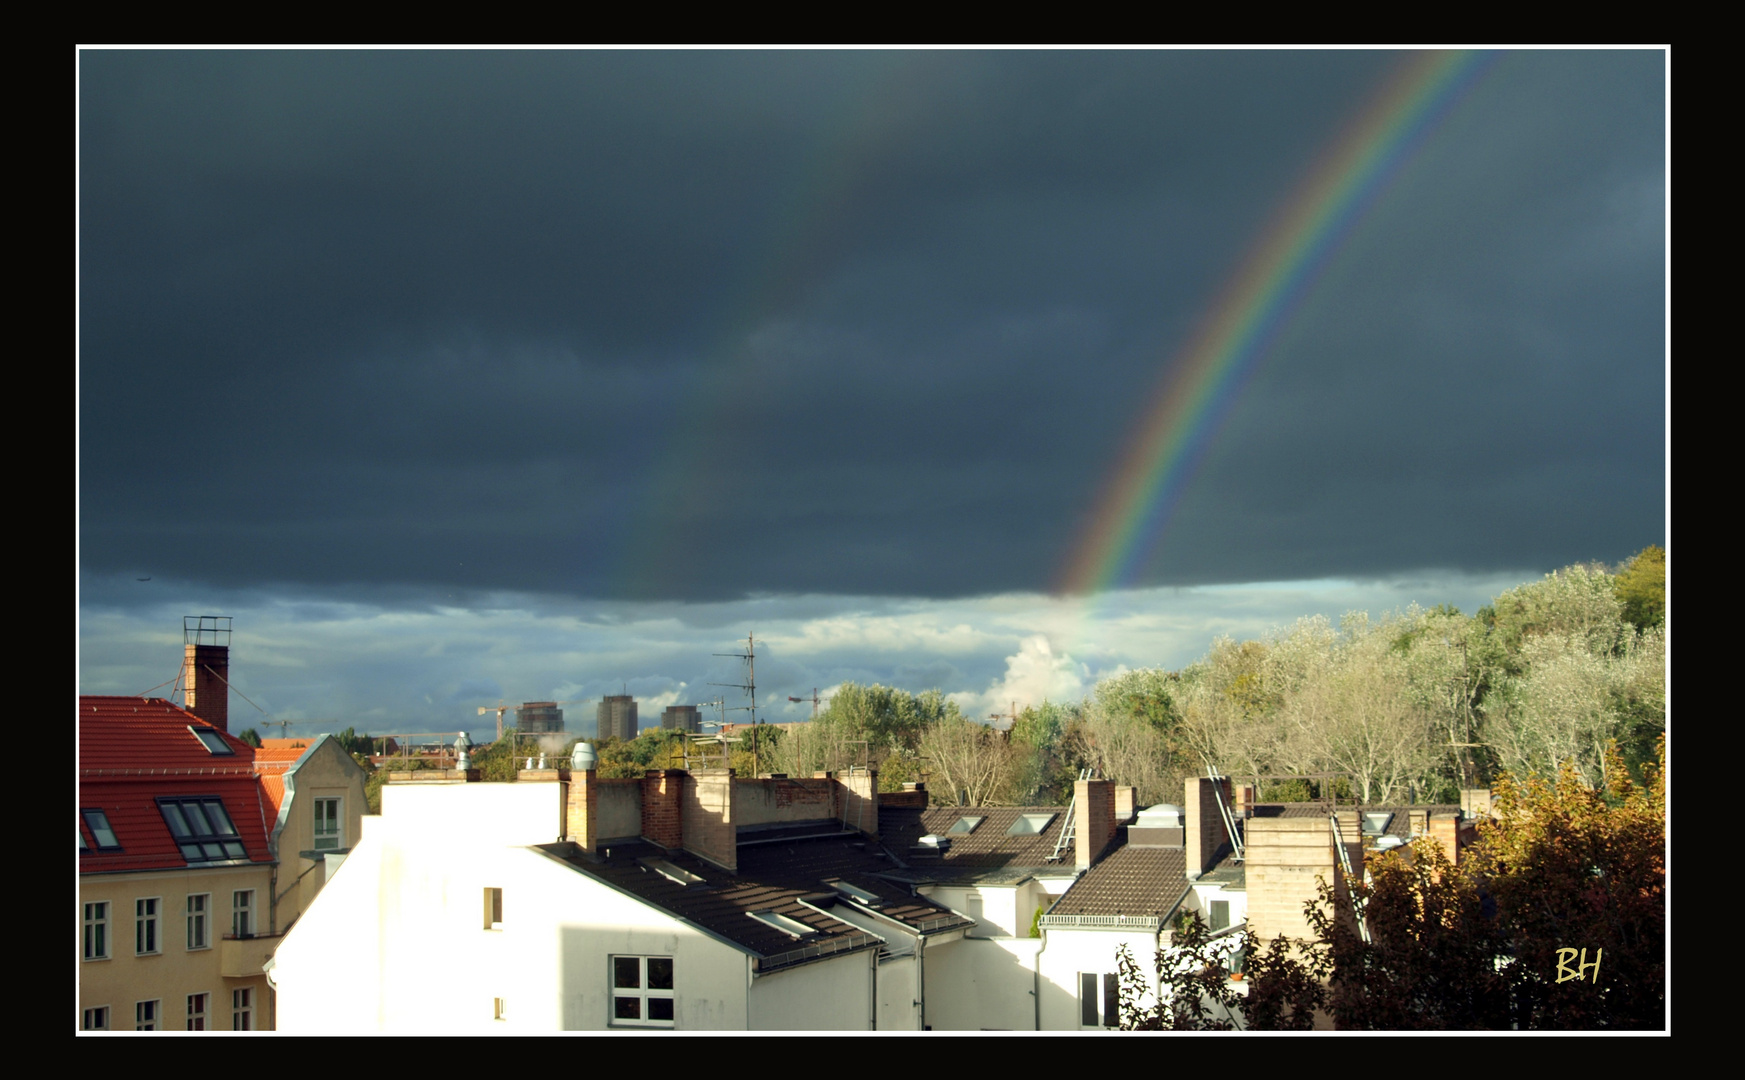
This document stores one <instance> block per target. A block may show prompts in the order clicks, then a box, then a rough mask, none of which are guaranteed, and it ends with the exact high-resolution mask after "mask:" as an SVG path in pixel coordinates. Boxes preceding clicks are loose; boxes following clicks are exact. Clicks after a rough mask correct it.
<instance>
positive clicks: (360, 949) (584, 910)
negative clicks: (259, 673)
mask: <svg viewBox="0 0 1745 1080" xmlns="http://www.w3.org/2000/svg"><path fill="white" fill-rule="evenodd" d="M557 790H558V785H556V784H549V785H547V784H525V785H523V784H488V785H487V784H468V785H458V784H457V785H405V786H404V787H401V788H394V787H389V788H387V789H385V790H384V792H383V794H384V796H385V798H384V805H383V811H384V813H383V815H382V816H381V817H374V818H366V819H365V828H364V836H363V839H362V840H361V841H360V842H359V843H358V845H357V847H356V848H355V849H354V850H353V852H352V854H351V856H350V858H348V859H347V860H346V861H345V864H344V865H343V866H341V867H340V869H339V871H338V872H337V873H336V874H335V875H334V877H333V880H332V881H330V882H329V883H328V885H327V887H326V888H324V889H323V890H322V892H321V893H320V894H319V895H318V896H317V897H316V898H315V901H314V902H313V903H312V904H311V905H310V907H309V910H308V911H307V912H306V913H305V915H304V917H303V918H302V919H301V920H300V921H299V922H298V924H297V925H296V927H294V928H293V930H292V932H291V933H290V934H288V935H287V936H286V938H285V940H284V942H283V943H282V944H281V946H280V948H279V951H278V953H277V955H276V957H275V967H274V971H273V977H274V980H275V982H276V984H277V985H278V988H279V993H278V999H279V1013H280V1017H281V1020H280V1026H281V1030H287V1031H300V1032H354V1031H355V1032H362V1031H395V1032H430V1033H438V1032H441V1033H450V1032H513V1031H555V1030H565V1029H570V1030H574V1029H599V1028H604V1027H606V1026H607V1024H608V1017H609V1013H610V997H611V993H610V965H611V957H612V956H613V955H615V954H619V955H638V956H651V955H652V956H671V957H672V958H673V960H674V973H675V984H676V989H677V992H676V993H675V999H674V1007H675V1013H676V1026H677V1027H679V1028H683V1029H690V1030H708V1029H728V1030H735V1029H743V1028H744V1027H745V1025H746V1020H747V1015H748V1002H747V986H746V984H747V981H748V967H747V959H746V955H745V953H744V952H743V951H741V950H739V949H736V948H734V947H732V946H730V945H728V944H726V943H724V942H721V941H719V940H718V939H716V938H714V937H712V936H710V935H707V934H705V933H703V932H701V931H699V930H697V929H694V928H692V927H690V926H688V925H686V924H685V923H683V922H681V921H680V920H678V919H675V918H673V917H671V916H669V915H666V914H664V913H662V912H660V911H658V910H657V909H654V908H652V907H649V906H647V905H645V904H643V903H641V902H639V901H637V900H635V899H634V898H632V897H629V896H626V895H624V894H622V893H619V892H618V891H617V890H614V889H612V888H610V887H609V886H606V885H604V884H603V883H600V882H597V881H595V880H593V879H591V878H589V877H587V876H586V875H584V874H582V873H580V872H578V871H577V870H575V869H574V868H572V867H570V866H568V865H566V864H564V863H561V862H559V861H557V860H554V859H552V858H550V857H548V856H546V855H545V854H544V853H542V852H539V851H535V850H531V849H529V848H527V847H525V846H519V845H517V846H509V845H506V844H504V843H502V842H500V841H496V842H493V840H492V839H491V838H490V829H488V828H486V827H484V825H483V824H482V823H487V822H495V823H496V825H497V827H498V828H499V829H500V830H501V832H502V834H504V835H509V836H512V837H514V838H515V839H517V840H519V841H520V843H521V844H527V843H533V842H541V841H547V840H550V839H551V837H550V836H549V835H540V832H539V830H540V829H542V828H547V827H548V826H546V825H541V822H544V821H545V820H546V817H547V811H553V812H555V806H556V802H555V800H556V792H557ZM487 888H499V889H502V890H503V920H502V924H501V927H500V928H499V929H487V928H486V926H485V890H486V889H487ZM865 970H866V961H865V960H864V959H862V960H861V967H860V971H861V973H862V978H861V979H860V980H859V983H860V984H861V985H862V986H863V988H862V989H861V990H860V994H861V999H862V1001H863V1002H866V1001H867V1000H868V997H869V993H870V991H869V990H868V989H866V988H865V984H866V983H867V982H868V980H867V979H866V978H865ZM497 998H502V999H503V1001H504V1003H505V1006H506V1015H505V1019H503V1020H497V1019H495V1018H494V1017H495V1008H494V1005H495V999H497ZM830 998H831V995H830V994H829V993H826V994H824V995H823V999H824V1000H825V1001H826V1002H828V1001H829V1000H830ZM868 1008H870V1006H868ZM863 1014H864V1015H870V1012H865V1011H864V1010H863V1012H857V1013H854V1014H853V1015H856V1016H858V1015H863ZM287 1019H288V1023H289V1026H286V1023H287Z"/></svg>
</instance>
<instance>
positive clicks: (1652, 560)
mask: <svg viewBox="0 0 1745 1080" xmlns="http://www.w3.org/2000/svg"><path fill="white" fill-rule="evenodd" d="M1613 591H1614V593H1615V594H1616V595H1617V598H1618V603H1619V604H1620V605H1621V606H1622V608H1623V615H1624V618H1625V619H1626V620H1628V621H1629V622H1630V623H1632V624H1633V625H1635V627H1636V628H1637V629H1639V630H1648V629H1651V628H1653V627H1656V626H1661V625H1663V624H1664V623H1665V622H1666V549H1665V548H1663V547H1660V546H1659V545H1657V544H1656V545H1652V546H1649V547H1645V548H1643V549H1642V550H1641V551H1640V552H1638V553H1637V555H1636V557H1635V558H1633V559H1631V560H1630V561H1629V562H1627V563H1625V564H1624V565H1623V566H1621V567H1619V568H1618V576H1617V578H1616V579H1614V581H1613Z"/></svg>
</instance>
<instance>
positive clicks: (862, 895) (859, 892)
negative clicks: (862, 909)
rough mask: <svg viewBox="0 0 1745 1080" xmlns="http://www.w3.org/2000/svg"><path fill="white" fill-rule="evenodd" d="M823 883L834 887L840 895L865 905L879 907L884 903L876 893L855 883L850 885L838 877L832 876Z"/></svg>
mask: <svg viewBox="0 0 1745 1080" xmlns="http://www.w3.org/2000/svg"><path fill="white" fill-rule="evenodd" d="M824 884H826V885H828V886H830V888H832V889H834V890H835V891H836V892H838V893H840V894H841V895H843V896H846V897H847V898H848V899H850V900H855V901H858V902H859V903H862V904H865V905H866V906H867V907H881V906H883V904H884V900H883V899H881V898H880V897H879V896H878V894H876V893H870V892H868V891H866V890H865V889H862V888H860V887H859V886H856V885H850V884H849V883H848V882H846V881H843V880H841V879H840V878H833V879H831V880H829V881H826V882H825V883H824Z"/></svg>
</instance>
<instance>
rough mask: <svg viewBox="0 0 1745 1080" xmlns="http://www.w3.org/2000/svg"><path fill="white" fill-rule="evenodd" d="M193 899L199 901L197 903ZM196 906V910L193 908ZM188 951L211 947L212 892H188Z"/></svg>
mask: <svg viewBox="0 0 1745 1080" xmlns="http://www.w3.org/2000/svg"><path fill="white" fill-rule="evenodd" d="M195 901H199V903H198V905H196V904H195ZM196 907H198V910H195V909H196ZM187 909H188V951H189V952H193V951H195V950H196V949H210V948H211V947H212V894H211V893H189V894H188V903H187Z"/></svg>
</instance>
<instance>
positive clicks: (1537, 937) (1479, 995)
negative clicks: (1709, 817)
mask: <svg viewBox="0 0 1745 1080" xmlns="http://www.w3.org/2000/svg"><path fill="white" fill-rule="evenodd" d="M1607 757H1608V762H1607V764H1608V768H1607V784H1606V786H1605V787H1604V788H1594V787H1590V786H1589V785H1587V784H1585V783H1583V782H1582V780H1581V779H1580V777H1579V776H1578V775H1577V774H1576V771H1575V770H1574V769H1573V768H1572V767H1569V766H1567V765H1566V766H1565V767H1564V768H1563V769H1562V770H1561V772H1560V773H1559V775H1558V777H1557V779H1556V780H1554V781H1546V780H1542V779H1537V778H1530V779H1527V780H1523V781H1515V780H1512V779H1510V778H1508V777H1503V778H1501V779H1500V780H1499V782H1498V783H1497V785H1496V789H1495V795H1496V799H1495V804H1494V806H1493V812H1494V814H1495V820H1493V821H1489V822H1486V823H1484V824H1483V825H1482V826H1481V827H1480V830H1479V840H1478V843H1477V844H1476V845H1475V846H1474V847H1472V848H1471V849H1469V850H1468V852H1467V853H1466V855H1467V856H1468V857H1467V858H1465V859H1463V861H1462V863H1461V864H1460V865H1459V866H1458V867H1456V866H1454V865H1453V864H1451V863H1450V862H1449V860H1448V858H1447V856H1446V854H1445V853H1444V852H1443V851H1442V849H1441V847H1440V846H1439V845H1437V844H1435V843H1433V842H1431V841H1428V840H1420V841H1418V842H1417V843H1414V844H1412V845H1411V846H1410V847H1409V848H1406V849H1403V850H1402V851H1400V852H1396V853H1388V854H1384V855H1380V856H1375V857H1372V858H1371V859H1370V860H1369V875H1368V880H1367V881H1366V882H1357V883H1354V887H1353V888H1352V890H1351V895H1352V898H1353V899H1352V901H1350V902H1349V904H1348V905H1347V906H1345V907H1343V908H1342V909H1341V908H1339V907H1336V906H1335V901H1334V894H1333V891H1332V889H1331V888H1329V887H1327V886H1326V884H1325V883H1323V887H1322V897H1321V902H1320V903H1319V904H1315V905H1311V906H1310V908H1309V911H1308V914H1309V920H1310V925H1311V926H1312V927H1313V928H1314V930H1315V932H1316V937H1317V940H1316V941H1315V942H1313V943H1310V944H1309V945H1307V946H1305V947H1301V948H1299V949H1298V951H1297V953H1296V954H1295V956H1294V957H1289V954H1288V953H1287V952H1286V951H1285V950H1284V945H1285V943H1284V942H1282V941H1281V942H1277V943H1275V944H1274V947H1273V948H1272V949H1271V950H1269V952H1270V954H1271V955H1272V956H1273V957H1274V958H1275V961H1274V963H1273V964H1272V966H1271V968H1270V969H1269V970H1267V971H1265V972H1259V971H1254V972H1253V975H1254V983H1253V988H1252V990H1251V991H1250V995H1249V1002H1248V1012H1249V1019H1250V1026H1252V1027H1286V1026H1303V1024H1304V1022H1305V1018H1306V1017H1308V1016H1309V1015H1310V1014H1311V1013H1312V1012H1313V1011H1314V1010H1316V1009H1320V1008H1324V1009H1325V1010H1326V1012H1327V1013H1328V1014H1330V1016H1331V1017H1332V1019H1333V1021H1334V1022H1335V1023H1336V1025H1337V1026H1338V1027H1340V1028H1347V1029H1388V1030H1399V1029H1414V1028H1416V1029H1434V1030H1455V1029H1492V1030H1508V1029H1516V1030H1528V1029H1534V1028H1540V1029H1582V1030H1585V1029H1606V1028H1611V1029H1646V1030H1654V1029H1659V1028H1662V1027H1664V1026H1665V1025H1666V1015H1665V1010H1666V967H1665V950H1666V895H1665V887H1666V864H1665V852H1666V788H1665V779H1664V777H1665V772H1664V764H1665V743H1664V741H1662V743H1661V746H1660V751H1659V754H1658V764H1657V766H1654V767H1651V768H1650V769H1649V770H1648V780H1647V783H1646V784H1643V785H1637V784H1634V783H1632V781H1631V779H1630V775H1629V771H1628V770H1627V769H1625V768H1624V767H1623V765H1622V761H1621V759H1620V758H1619V756H1618V753H1617V750H1616V748H1615V747H1614V748H1611V749H1609V750H1608V752H1607ZM1357 905H1361V908H1362V912H1363V917H1364V920H1365V922H1366V924H1367V928H1368V930H1369V935H1370V940H1369V941H1365V940H1363V936H1362V934H1361V933H1360V932H1359V930H1358V925H1357V920H1356V918H1355V914H1356V906H1357ZM1584 950H1585V952H1584ZM1280 957H1289V958H1286V959H1283V960H1279V959H1277V958H1280ZM1595 961H1597V962H1598V965H1597V967H1587V968H1585V969H1584V968H1583V967H1582V966H1581V965H1582V964H1583V963H1586V964H1590V965H1591V964H1593V963H1594V962H1595ZM1251 970H1252V965H1251ZM1293 1019H1294V1021H1295V1023H1292V1022H1291V1021H1292V1020H1293Z"/></svg>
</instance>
